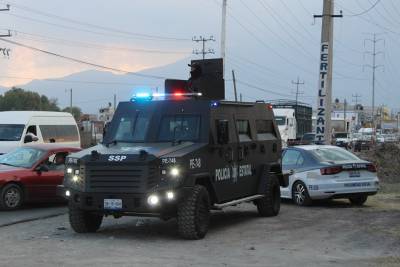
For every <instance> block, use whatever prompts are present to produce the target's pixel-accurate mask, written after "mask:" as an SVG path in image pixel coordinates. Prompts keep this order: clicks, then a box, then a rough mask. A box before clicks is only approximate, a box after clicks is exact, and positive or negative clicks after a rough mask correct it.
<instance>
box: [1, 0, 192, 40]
mask: <svg viewBox="0 0 400 267" xmlns="http://www.w3.org/2000/svg"><path fill="white" fill-rule="evenodd" d="M0 2H3V3H7V4H10V5H11V6H12V7H17V8H18V9H21V10H25V11H28V12H31V13H36V14H39V15H41V16H46V17H50V18H56V19H58V20H63V21H66V22H69V23H73V24H77V25H81V26H86V27H90V28H96V29H100V30H103V31H107V32H112V33H116V32H117V33H120V34H124V35H129V36H133V37H141V38H148V39H152V40H162V41H192V40H191V39H188V38H176V37H168V36H160V35H150V34H144V33H136V32H129V31H123V30H120V29H116V28H111V27H105V26H99V25H95V24H91V23H87V22H82V21H78V20H74V19H71V18H66V17H62V16H58V15H54V14H50V13H47V12H43V11H41V10H37V9H33V8H31V7H27V6H23V5H20V4H15V3H13V2H10V1H3V0H0ZM14 15H15V14H14Z"/></svg>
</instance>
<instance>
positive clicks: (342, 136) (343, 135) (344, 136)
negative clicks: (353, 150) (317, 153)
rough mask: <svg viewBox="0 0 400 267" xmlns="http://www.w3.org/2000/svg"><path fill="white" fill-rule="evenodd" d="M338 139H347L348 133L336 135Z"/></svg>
mask: <svg viewBox="0 0 400 267" xmlns="http://www.w3.org/2000/svg"><path fill="white" fill-rule="evenodd" d="M335 137H336V138H347V133H335Z"/></svg>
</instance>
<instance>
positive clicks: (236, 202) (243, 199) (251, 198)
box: [213, 195, 264, 209]
mask: <svg viewBox="0 0 400 267" xmlns="http://www.w3.org/2000/svg"><path fill="white" fill-rule="evenodd" d="M263 197H264V195H254V196H249V197H245V198H241V199H235V200H232V201H229V202H226V203H221V204H214V206H213V208H215V209H222V208H225V207H228V206H233V205H236V204H240V203H244V202H249V201H252V200H255V199H259V198H263Z"/></svg>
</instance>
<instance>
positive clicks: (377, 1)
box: [347, 0, 381, 17]
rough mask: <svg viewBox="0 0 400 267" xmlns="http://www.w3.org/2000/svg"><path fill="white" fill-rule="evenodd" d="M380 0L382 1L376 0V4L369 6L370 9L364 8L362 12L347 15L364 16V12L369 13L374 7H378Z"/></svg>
mask: <svg viewBox="0 0 400 267" xmlns="http://www.w3.org/2000/svg"><path fill="white" fill-rule="evenodd" d="M380 1H381V0H376V2H375V4H373V5H372V6H371V7H370V8H368V9H366V10H364V11H362V12H361V13H358V14H352V15H347V17H357V16H362V15H364V14H367V13H368V12H370V11H371V10H372V9H374V8H375V7H376V5H378V4H379V2H380Z"/></svg>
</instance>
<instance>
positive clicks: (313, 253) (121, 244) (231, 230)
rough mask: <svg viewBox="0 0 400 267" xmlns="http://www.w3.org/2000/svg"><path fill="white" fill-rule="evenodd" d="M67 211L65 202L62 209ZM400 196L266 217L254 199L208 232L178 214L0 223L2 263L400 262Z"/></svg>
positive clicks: (285, 208) (220, 216) (287, 208)
mask: <svg viewBox="0 0 400 267" xmlns="http://www.w3.org/2000/svg"><path fill="white" fill-rule="evenodd" d="M61 210H62V208H61ZM399 222H400V196H399V195H397V196H391V197H388V198H383V199H376V198H375V199H372V200H371V201H369V202H368V203H367V207H364V208H355V207H352V206H350V205H349V204H348V203H347V202H333V204H332V203H330V204H317V205H316V206H313V207H309V208H298V207H295V206H294V205H292V204H288V203H285V204H283V205H282V210H281V213H280V215H279V216H278V217H274V218H260V217H258V216H257V213H256V209H255V207H254V206H253V205H251V204H245V205H240V206H238V207H232V208H229V209H227V210H225V211H223V212H216V213H214V214H213V216H212V224H211V229H210V231H209V233H208V235H207V236H206V238H205V239H203V240H199V241H186V240H181V239H179V237H178V236H177V233H176V222H175V221H174V220H171V221H168V222H163V221H160V220H157V219H144V220H143V219H139V218H134V217H131V218H129V217H126V218H122V219H118V220H115V219H112V218H107V219H105V221H104V223H103V226H102V228H101V230H100V231H99V232H98V233H95V234H76V233H74V232H73V231H72V230H71V229H70V227H69V225H68V222H67V215H60V216H57V217H51V218H47V219H40V220H35V221H30V222H26V223H19V224H15V225H10V226H6V227H1V228H0V240H2V245H1V250H0V266H96V267H100V266H107V267H108V266H396V267H397V266H399V264H400V223H399Z"/></svg>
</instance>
